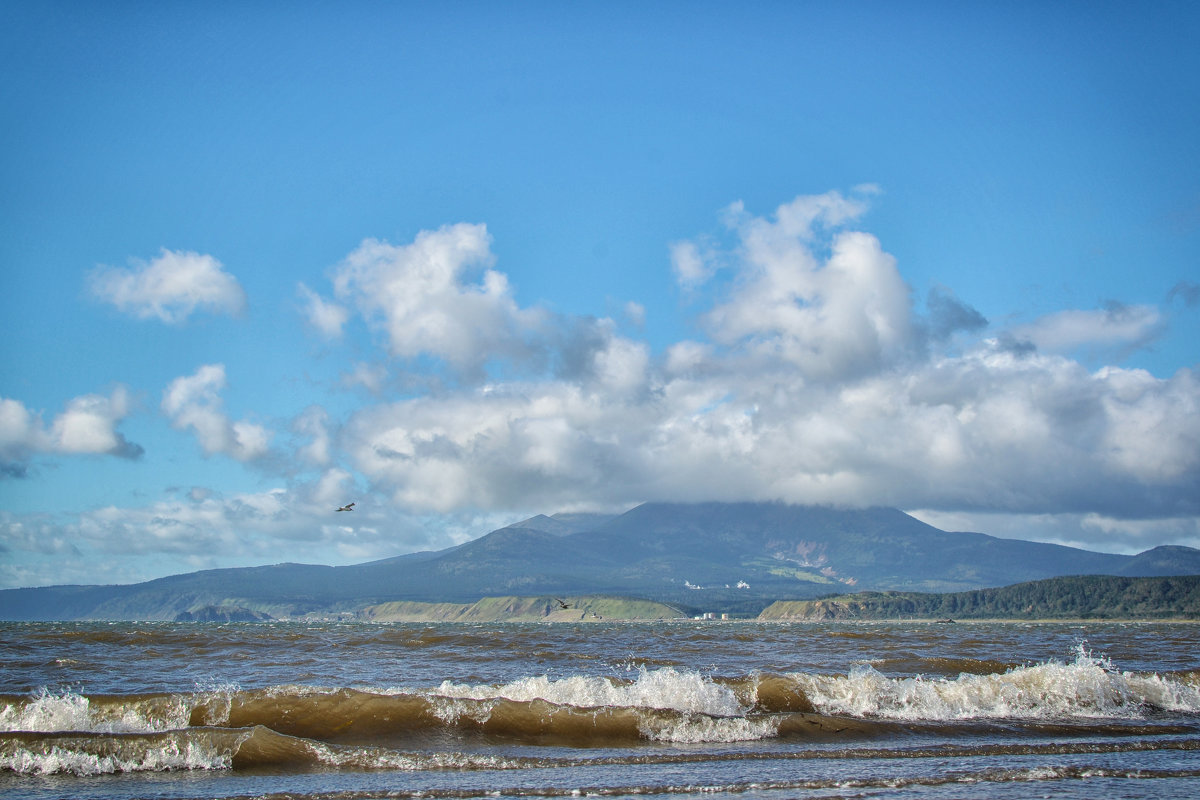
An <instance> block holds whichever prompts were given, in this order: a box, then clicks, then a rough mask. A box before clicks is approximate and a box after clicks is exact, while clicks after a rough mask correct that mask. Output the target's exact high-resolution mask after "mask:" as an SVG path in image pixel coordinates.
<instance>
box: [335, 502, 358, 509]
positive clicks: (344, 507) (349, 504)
mask: <svg viewBox="0 0 1200 800" xmlns="http://www.w3.org/2000/svg"><path fill="white" fill-rule="evenodd" d="M337 510H338V511H353V510H354V503H347V504H346V505H344V506H342V507H341V508H339V509H337Z"/></svg>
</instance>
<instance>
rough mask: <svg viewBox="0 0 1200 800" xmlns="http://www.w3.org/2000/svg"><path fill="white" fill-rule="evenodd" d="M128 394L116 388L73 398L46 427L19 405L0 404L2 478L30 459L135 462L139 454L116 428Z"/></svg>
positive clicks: (126, 408)
mask: <svg viewBox="0 0 1200 800" xmlns="http://www.w3.org/2000/svg"><path fill="white" fill-rule="evenodd" d="M130 406H131V401H130V398H129V391H128V390H127V389H126V388H125V387H124V386H117V387H115V388H114V389H113V391H112V393H111V394H109V395H108V396H104V395H99V394H87V395H81V396H79V397H75V398H72V399H71V400H70V401H68V402H67V405H66V408H65V409H64V410H63V412H62V413H61V414H59V415H57V416H56V417H55V418H54V419H53V420H52V421H51V422H50V425H49V426H48V427H47V426H46V425H45V424H44V423H43V422H42V419H41V415H39V414H35V413H33V412H31V411H30V410H29V409H27V408H26V407H25V405H24V404H23V403H21V402H20V401H19V400H13V399H10V398H0V462H4V464H5V465H6V467H5V472H7V473H9V474H14V473H20V472H21V471H23V469H24V466H23V464H24V462H26V461H27V460H28V459H29V458H30V457H31V456H32V455H33V454H35V453H50V454H60V455H113V456H119V457H122V458H138V457H140V456H141V455H142V453H143V449H142V447H141V446H140V445H137V444H134V443H133V442H130V441H128V440H127V439H126V438H125V437H124V436H123V435H122V434H121V433H120V432H119V431H118V430H117V426H118V425H120V423H121V421H122V420H124V419H125V417H126V416H128V415H129V412H130Z"/></svg>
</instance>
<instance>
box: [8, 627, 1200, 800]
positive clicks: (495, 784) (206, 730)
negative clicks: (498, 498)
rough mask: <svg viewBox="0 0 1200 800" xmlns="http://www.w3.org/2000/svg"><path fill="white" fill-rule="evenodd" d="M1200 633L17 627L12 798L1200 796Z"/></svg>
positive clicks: (11, 679)
mask: <svg viewBox="0 0 1200 800" xmlns="http://www.w3.org/2000/svg"><path fill="white" fill-rule="evenodd" d="M1198 645H1200V627H1198V626H1196V625H1193V624H1165V623H1164V624H1158V623H1154V624H1150V623H1139V624H1135V623H1080V624H1068V623H1038V624H1033V623H957V624H944V625H943V624H933V623H860V624H848V623H840V624H824V623H805V624H788V623H756V622H711V621H709V622H667V623H663V622H655V623H608V622H589V623H578V624H567V623H557V624H461V623H460V624H365V623H327V624H302V623H245V624H226V625H220V624H202V623H0V796H4V797H12V798H68V797H70V798H82V797H88V798H102V799H104V800H108V799H109V798H112V799H113V800H116V799H118V798H121V799H125V798H218V797H222V798H224V797H237V798H243V797H244V798H251V797H254V798H285V797H286V798H330V799H331V800H332V799H333V798H344V799H346V800H350V799H352V798H353V799H357V798H416V797H428V798H438V797H446V798H476V797H478V798H484V797H497V796H499V797H578V796H594V797H615V798H626V797H629V798H632V797H662V798H669V799H670V800H677V799H679V798H701V797H703V798H721V799H724V798H749V797H752V798H772V799H773V800H774V799H775V798H834V797H839V798H840V797H846V798H910V797H911V798H1026V797H1053V798H1093V797H1101V796H1103V797H1139V798H1184V797H1189V798H1190V797H1200V647H1198Z"/></svg>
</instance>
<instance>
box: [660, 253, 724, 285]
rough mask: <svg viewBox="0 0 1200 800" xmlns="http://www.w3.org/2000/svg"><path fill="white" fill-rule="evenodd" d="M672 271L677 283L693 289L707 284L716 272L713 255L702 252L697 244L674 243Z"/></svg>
mask: <svg viewBox="0 0 1200 800" xmlns="http://www.w3.org/2000/svg"><path fill="white" fill-rule="evenodd" d="M670 252H671V269H672V270H673V271H674V273H675V280H676V282H677V283H678V284H679V285H680V286H682V287H683V288H685V289H691V288H694V287H696V286H699V285H700V284H702V283H704V282H706V281H707V280H708V279H709V278H711V277H712V275H713V273H714V272H715V271H716V267H715V265H714V264H713V261H712V256H711V254H706V253H705V252H704V251H703V250H701V246H700V244H699V243H697V242H674V243H672V244H671V247H670Z"/></svg>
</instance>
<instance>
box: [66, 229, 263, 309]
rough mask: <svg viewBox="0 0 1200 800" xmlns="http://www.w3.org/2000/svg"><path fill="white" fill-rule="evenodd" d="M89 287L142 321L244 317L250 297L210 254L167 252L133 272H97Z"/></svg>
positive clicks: (109, 269) (115, 269)
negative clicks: (203, 313) (202, 314)
mask: <svg viewBox="0 0 1200 800" xmlns="http://www.w3.org/2000/svg"><path fill="white" fill-rule="evenodd" d="M88 277H89V285H90V288H91V291H92V294H93V295H94V296H95V297H96V298H97V299H99V300H101V301H103V302H106V303H110V304H112V305H114V306H116V308H117V309H118V310H120V311H122V312H123V313H126V314H131V315H133V316H135V317H137V318H138V319H158V320H161V321H163V322H167V323H177V322H183V321H184V320H185V319H187V318H188V317H189V316H191V314H192V313H193V312H194V311H196V310H197V309H204V310H208V311H212V312H214V313H226V314H240V313H241V312H242V311H243V310H244V309H245V307H246V293H245V292H244V291H243V290H242V287H241V284H239V283H238V281H237V278H235V277H233V276H232V275H230V274H229V273H228V272H225V271H224V269H223V268H222V266H221V262H220V261H218V260H217V259H215V258H213V257H212V256H210V255H202V254H200V253H193V252H184V251H175V250H167V249H166V248H164V249H163V250H162V252H161V253H160V254H159V256H158V258H156V259H154V260H153V261H150V262H149V263H140V264H137V265H135V266H134V267H132V268H130V269H121V268H118V267H98V268H96V269H95V270H93V271H92V272H91V274H90V275H89V276H88Z"/></svg>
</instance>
